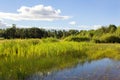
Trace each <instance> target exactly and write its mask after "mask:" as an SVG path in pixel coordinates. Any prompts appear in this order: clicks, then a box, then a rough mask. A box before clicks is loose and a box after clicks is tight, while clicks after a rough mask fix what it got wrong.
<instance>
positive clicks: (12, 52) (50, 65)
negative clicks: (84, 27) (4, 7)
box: [0, 39, 120, 80]
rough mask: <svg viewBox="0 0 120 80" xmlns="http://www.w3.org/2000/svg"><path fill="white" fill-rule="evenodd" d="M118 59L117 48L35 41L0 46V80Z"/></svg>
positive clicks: (18, 78) (118, 51)
mask: <svg viewBox="0 0 120 80" xmlns="http://www.w3.org/2000/svg"><path fill="white" fill-rule="evenodd" d="M105 57H109V58H114V59H120V45H119V44H95V43H86V42H82V43H78V42H65V41H58V40H57V41H56V40H55V42H54V43H53V39H52V40H51V39H47V40H45V39H44V40H39V39H29V40H27V39H26V40H4V41H1V42H0V80H1V79H2V80H24V79H25V78H26V76H29V75H30V74H32V73H34V72H37V71H42V72H44V71H50V70H52V69H58V68H64V67H68V66H70V65H73V64H76V63H78V62H80V61H83V60H92V59H100V58H105Z"/></svg>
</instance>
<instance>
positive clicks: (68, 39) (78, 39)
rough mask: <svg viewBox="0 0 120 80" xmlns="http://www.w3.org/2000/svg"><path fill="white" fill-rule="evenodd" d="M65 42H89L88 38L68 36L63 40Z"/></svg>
mask: <svg viewBox="0 0 120 80" xmlns="http://www.w3.org/2000/svg"><path fill="white" fill-rule="evenodd" d="M64 40H65V41H76V42H84V41H90V38H88V37H83V36H81V37H79V36H69V37H67V38H65V39H64Z"/></svg>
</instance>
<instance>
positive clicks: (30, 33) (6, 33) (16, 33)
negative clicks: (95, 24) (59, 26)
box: [0, 24, 79, 39]
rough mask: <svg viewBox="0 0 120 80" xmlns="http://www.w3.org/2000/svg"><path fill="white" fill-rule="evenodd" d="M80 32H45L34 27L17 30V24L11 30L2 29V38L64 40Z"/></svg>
mask: <svg viewBox="0 0 120 80" xmlns="http://www.w3.org/2000/svg"><path fill="white" fill-rule="evenodd" d="M78 32H79V31H78V30H69V31H65V30H45V29H42V28H37V27H32V28H17V27H16V25H15V24H13V25H12V26H11V28H7V29H0V37H3V38H5V39H15V38H21V39H26V38H40V39H41V38H46V37H53V38H58V39H60V38H64V37H67V36H69V35H72V34H78Z"/></svg>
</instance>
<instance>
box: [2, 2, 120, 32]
mask: <svg viewBox="0 0 120 80" xmlns="http://www.w3.org/2000/svg"><path fill="white" fill-rule="evenodd" d="M11 24H16V25H17V26H18V27H34V26H35V27H41V28H47V29H79V30H81V29H86V30H88V29H96V28H98V27H100V25H109V24H115V25H119V24H120V0H1V1H0V27H1V28H5V27H8V25H11ZM6 25H7V26H6Z"/></svg>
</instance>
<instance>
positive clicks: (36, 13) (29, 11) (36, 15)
mask: <svg viewBox="0 0 120 80" xmlns="http://www.w3.org/2000/svg"><path fill="white" fill-rule="evenodd" d="M17 12H18V13H5V12H0V18H1V19H10V20H43V21H53V20H64V19H68V18H70V17H69V16H61V15H60V14H61V11H60V9H57V10H55V9H54V8H53V7H52V6H44V5H36V6H33V7H27V6H22V7H21V8H20V9H18V10H17Z"/></svg>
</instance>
